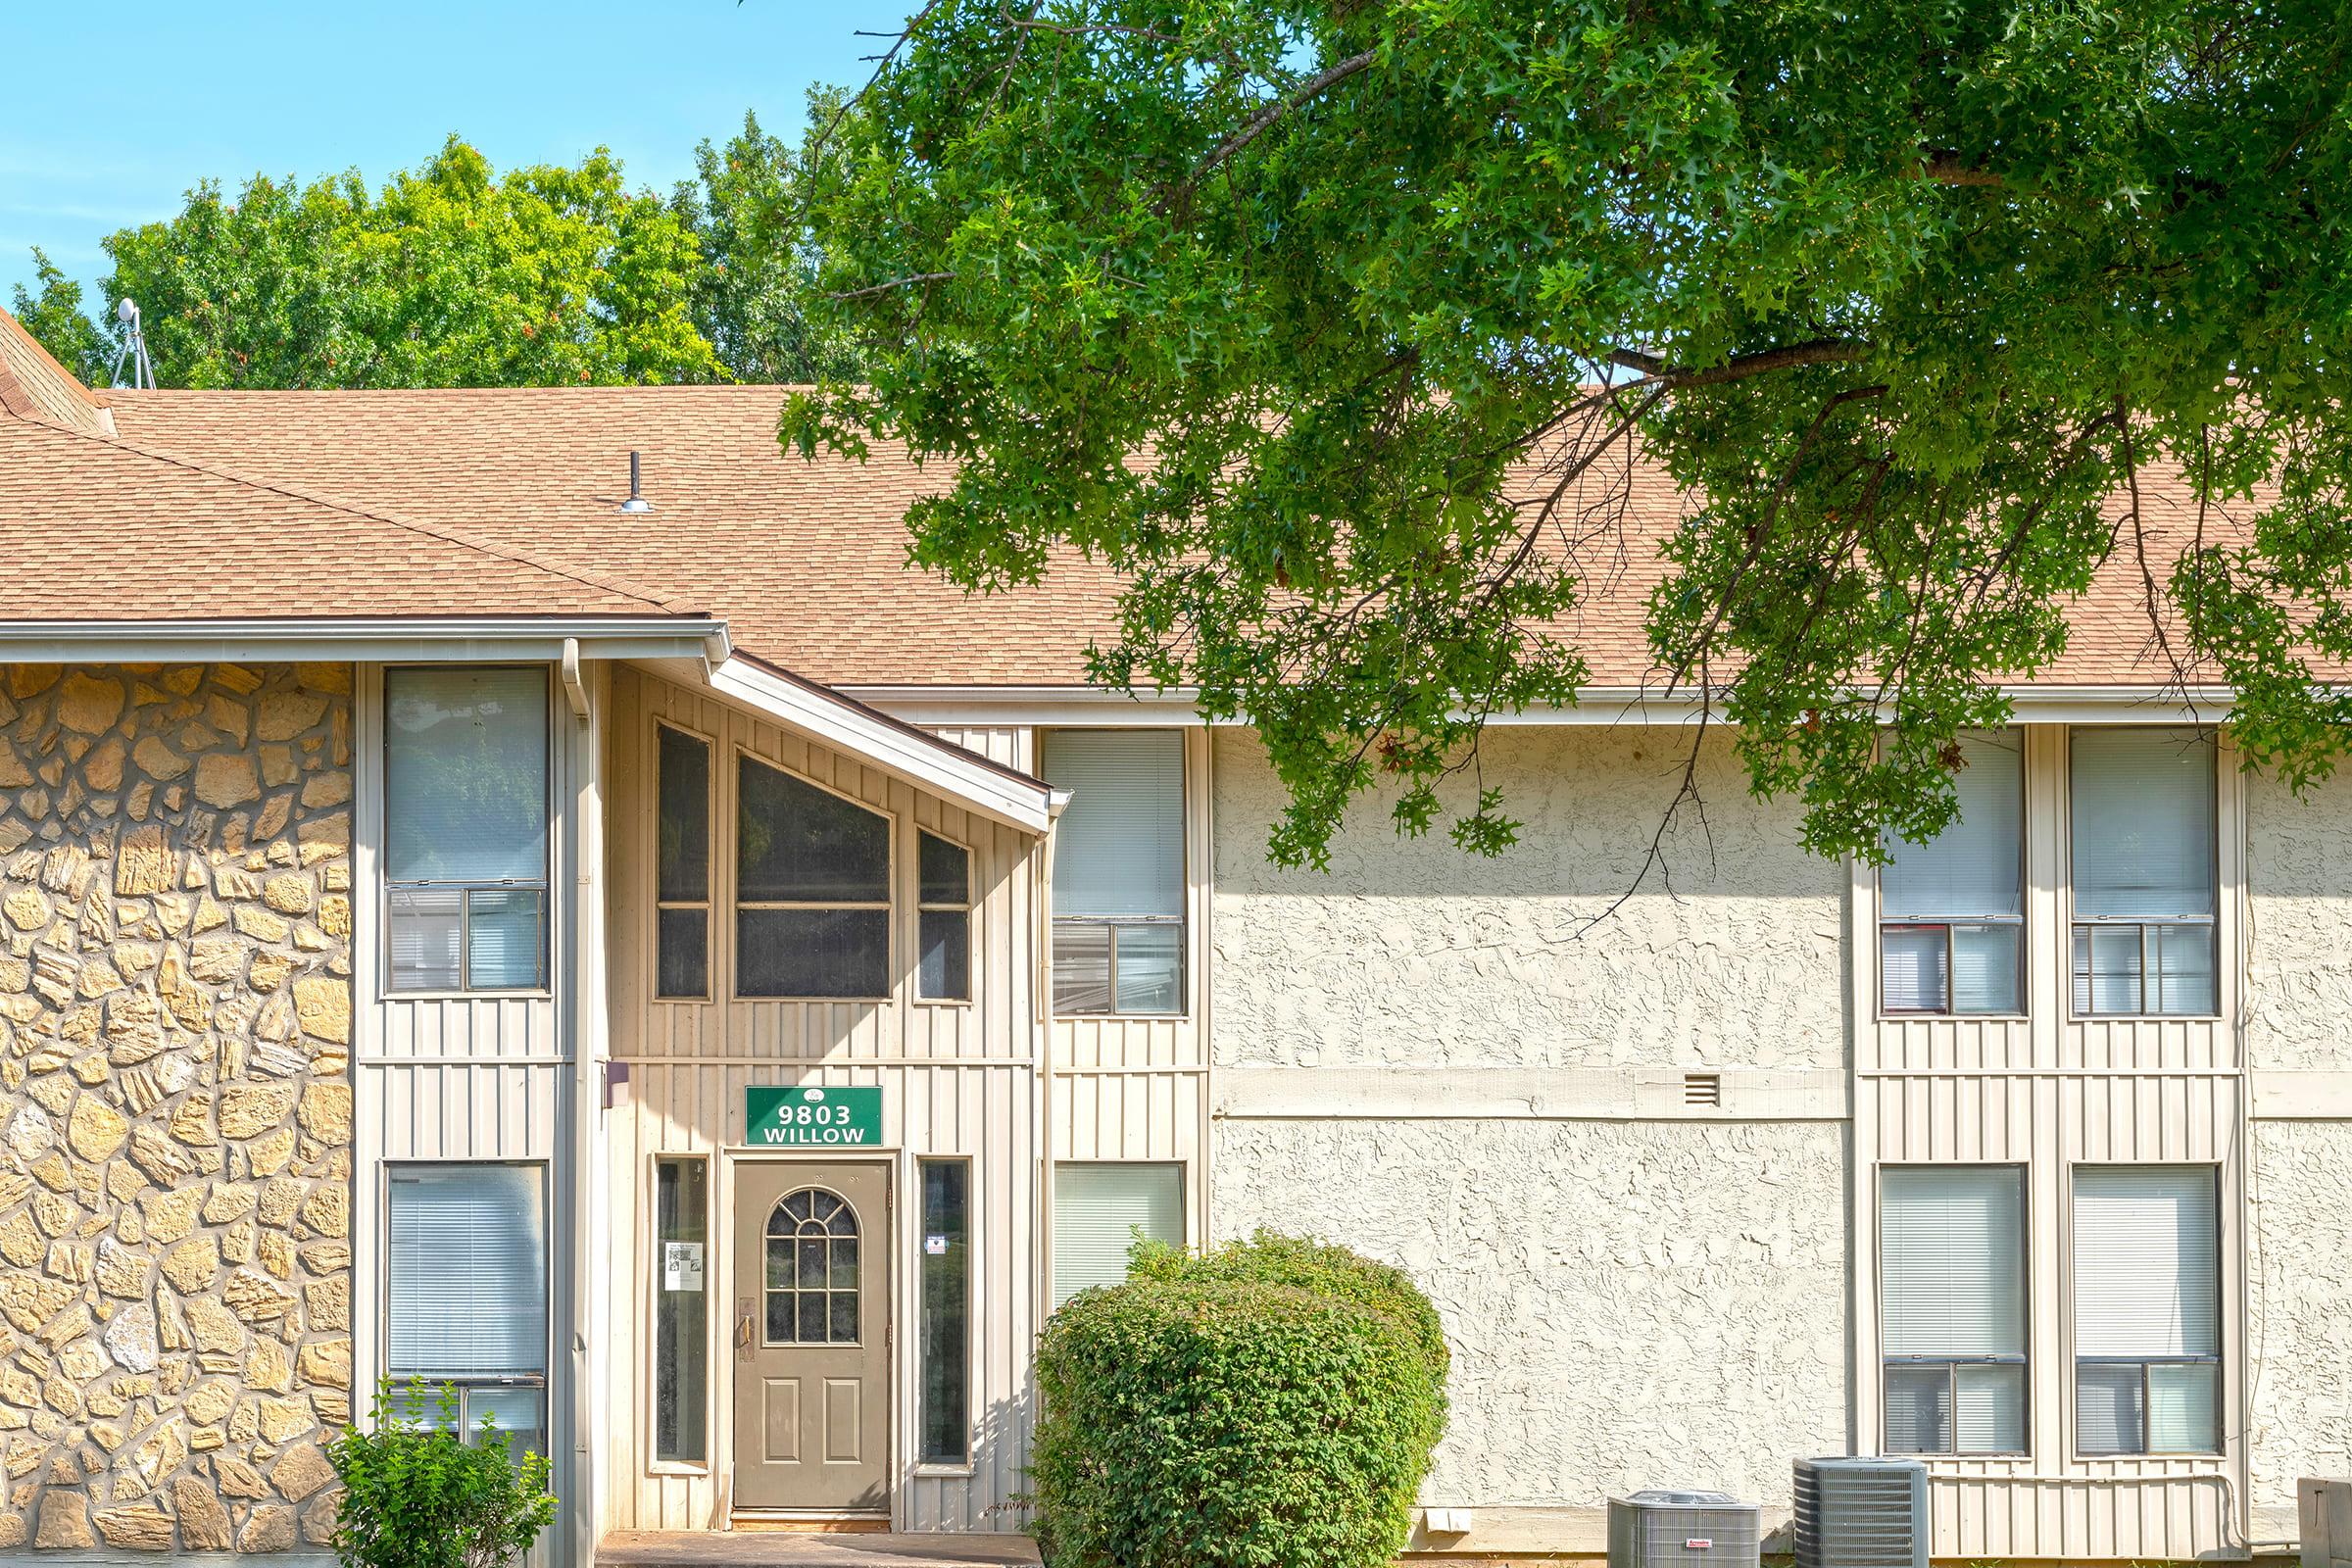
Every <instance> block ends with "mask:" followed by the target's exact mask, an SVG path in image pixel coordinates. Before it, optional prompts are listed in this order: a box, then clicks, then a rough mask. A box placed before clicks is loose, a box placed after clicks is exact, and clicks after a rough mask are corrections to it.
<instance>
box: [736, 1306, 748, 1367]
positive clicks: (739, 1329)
mask: <svg viewBox="0 0 2352 1568" xmlns="http://www.w3.org/2000/svg"><path fill="white" fill-rule="evenodd" d="M735 1348H737V1349H738V1350H741V1351H742V1352H743V1353H744V1355H745V1357H746V1358H747V1359H748V1358H749V1357H750V1355H751V1350H752V1299H751V1298H750V1297H748V1296H747V1297H744V1298H742V1299H739V1300H738V1301H737V1302H736V1307H735Z"/></svg>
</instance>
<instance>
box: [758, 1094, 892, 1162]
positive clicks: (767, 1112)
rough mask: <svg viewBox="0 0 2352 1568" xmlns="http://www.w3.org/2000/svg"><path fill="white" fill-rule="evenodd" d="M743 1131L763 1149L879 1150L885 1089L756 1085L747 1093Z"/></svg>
mask: <svg viewBox="0 0 2352 1568" xmlns="http://www.w3.org/2000/svg"><path fill="white" fill-rule="evenodd" d="M743 1129H744V1132H743V1141H744V1142H745V1143H747V1144H757V1145H760V1147H762V1148H770V1149H872V1148H879V1147H880V1145H881V1143H882V1091H881V1090H880V1089H879V1088H877V1087H871V1086H869V1087H866V1088H859V1089H843V1088H837V1087H826V1088H818V1087H815V1086H813V1085H811V1086H809V1087H806V1088H797V1089H782V1088H777V1087H775V1086H774V1085H754V1086H753V1087H751V1088H748V1089H746V1090H744V1092H743Z"/></svg>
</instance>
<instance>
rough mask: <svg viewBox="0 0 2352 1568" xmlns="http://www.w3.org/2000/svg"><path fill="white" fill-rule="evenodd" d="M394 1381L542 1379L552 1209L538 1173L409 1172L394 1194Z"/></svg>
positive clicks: (403, 1169)
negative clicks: (408, 1379) (548, 1233)
mask: <svg viewBox="0 0 2352 1568" xmlns="http://www.w3.org/2000/svg"><path fill="white" fill-rule="evenodd" d="M389 1193H390V1201H391V1213H390V1216H389V1233H390V1238H391V1241H390V1255H389V1256H388V1258H387V1259H386V1265H385V1267H386V1273H387V1276H388V1280H389V1313H390V1318H391V1322H390V1324H389V1325H388V1327H389V1331H390V1332H389V1335H388V1342H387V1345H388V1348H387V1353H386V1355H385V1367H386V1369H387V1370H388V1371H389V1372H391V1374H392V1375H393V1377H394V1378H395V1379H402V1378H407V1377H409V1376H412V1375H417V1376H422V1377H424V1378H426V1379H428V1380H437V1379H440V1378H444V1377H452V1378H471V1377H508V1376H515V1375H532V1376H540V1375H544V1374H545V1373H546V1371H547V1202H546V1194H545V1183H544V1181H543V1179H542V1177H541V1174H540V1170H539V1167H538V1166H536V1165H403V1166H397V1167H395V1168H394V1169H393V1171H392V1173H391V1177H390V1185H389Z"/></svg>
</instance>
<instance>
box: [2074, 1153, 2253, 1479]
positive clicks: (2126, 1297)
mask: <svg viewBox="0 0 2352 1568" xmlns="http://www.w3.org/2000/svg"><path fill="white" fill-rule="evenodd" d="M2220 1187H2221V1178H2220V1173H2219V1172H2218V1171H2216V1170H2215V1169H2214V1167H2212V1166H2211V1165H2078V1166H2077V1167H2075V1226H2074V1248H2075V1446H2077V1447H2078V1448H2080V1449H2081V1450H2082V1452H2084V1453H2215V1452H2218V1451H2220V1449H2221V1446H2222V1444H2221V1410H2222V1329H2221V1229H2220V1210H2221V1192H2220Z"/></svg>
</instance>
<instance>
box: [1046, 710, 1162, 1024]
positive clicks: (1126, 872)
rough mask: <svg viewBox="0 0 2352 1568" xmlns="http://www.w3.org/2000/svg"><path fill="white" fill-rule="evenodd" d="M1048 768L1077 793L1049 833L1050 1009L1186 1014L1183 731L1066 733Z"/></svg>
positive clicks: (1054, 745) (1054, 779) (1049, 775)
mask: <svg viewBox="0 0 2352 1568" xmlns="http://www.w3.org/2000/svg"><path fill="white" fill-rule="evenodd" d="M1045 776H1046V780H1047V782H1049V783H1051V784H1052V785H1054V788H1056V789H1065V790H1068V791H1070V792H1071V796H1070V804H1069V808H1068V809H1066V810H1064V811H1063V812H1062V813H1061V819H1060V821H1059V822H1058V823H1057V824H1056V825H1055V827H1054V1011H1055V1012H1061V1013H1077V1012H1131V1013H1172V1012H1181V1011H1183V1010H1184V734H1183V732H1182V731H1181V730H1172V729H1065V730H1055V731H1054V732H1053V733H1052V734H1051V735H1049V736H1047V737H1046V745H1045Z"/></svg>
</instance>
